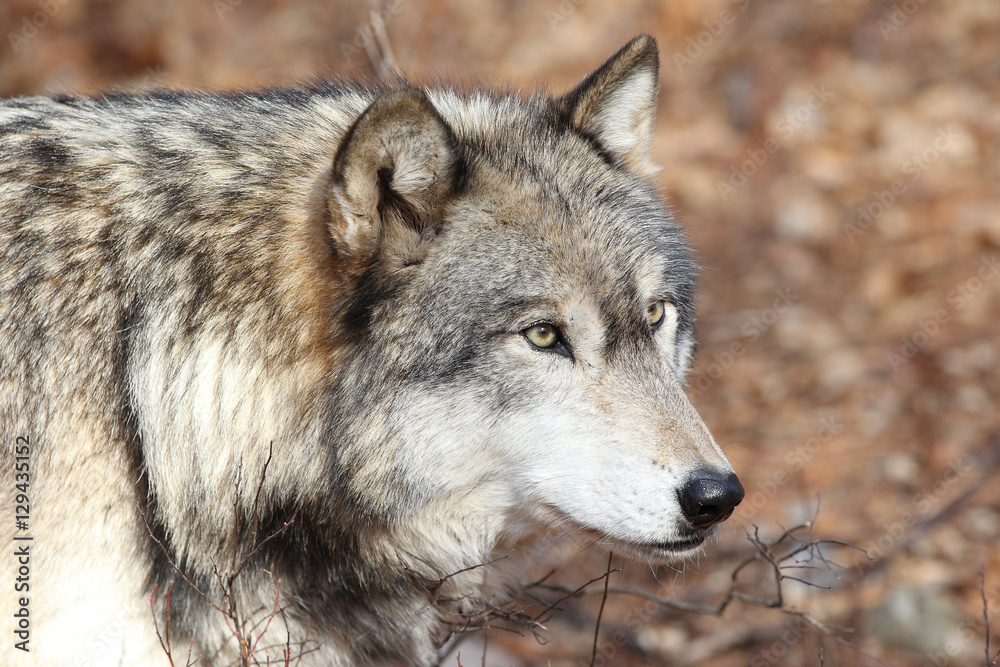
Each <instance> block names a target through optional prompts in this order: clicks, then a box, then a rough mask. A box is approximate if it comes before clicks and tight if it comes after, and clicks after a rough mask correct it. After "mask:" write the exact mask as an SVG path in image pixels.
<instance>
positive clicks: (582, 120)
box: [556, 35, 660, 178]
mask: <svg viewBox="0 0 1000 667" xmlns="http://www.w3.org/2000/svg"><path fill="white" fill-rule="evenodd" d="M659 65H660V56H659V49H657V46H656V40H655V39H653V38H652V37H650V36H649V35H639V36H638V37H636V38H635V39H633V40H632V41H630V42H629V43H628V44H626V45H625V46H623V47H622V48H621V49H620V50H619V51H618V53H616V54H614V55H613V56H611V57H610V58H608V60H607V62H605V63H604V64H603V65H601V66H600V67H598V68H597V69H596V70H595V71H594V72H592V73H591V74H590V75H589V76H587V78H585V79H584V80H583V81H581V82H580V83H579V85H577V87H576V88H574V89H573V90H572V91H570V92H569V93H567V94H566V95H564V96H563V97H561V98H559V99H558V100H556V104H557V107H558V108H559V109H560V111H561V112H562V113H564V114H565V115H566V116H567V117H568V118H569V121H570V123H571V124H572V125H573V127H574V128H575V129H576V130H577V131H579V132H581V133H583V134H585V135H587V136H589V137H591V138H592V139H594V141H596V142H597V143H598V144H599V145H600V146H601V147H602V148H603V149H604V150H605V151H607V152H608V154H610V156H611V157H612V158H613V159H615V160H617V161H618V162H621V163H622V164H624V165H626V166H628V167H629V168H631V169H632V170H634V171H635V172H636V173H638V174H640V175H641V176H645V177H647V178H650V177H652V176H654V175H655V174H656V172H657V171H659V167H657V166H656V165H655V164H654V163H653V161H652V159H651V157H650V149H651V148H652V143H653V120H654V116H655V114H656V93H657V90H658V89H659Z"/></svg>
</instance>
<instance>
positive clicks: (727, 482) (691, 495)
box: [677, 470, 743, 528]
mask: <svg viewBox="0 0 1000 667" xmlns="http://www.w3.org/2000/svg"><path fill="white" fill-rule="evenodd" d="M677 498H678V499H679V500H680V504H681V511H682V512H684V517H685V518H686V519H687V520H688V521H690V522H691V525H692V526H694V527H695V528H708V527H709V526H711V525H712V524H715V523H719V522H721V521H725V520H726V519H728V518H729V517H730V515H732V513H733V508H735V507H736V506H737V505H739V504H740V501H742V500H743V485H742V484H740V480H739V479H738V478H737V477H736V475H734V474H732V473H729V474H728V475H726V476H725V477H723V476H722V475H720V474H718V473H716V472H714V471H712V470H699V471H697V472H696V473H695V475H694V477H693V478H692V479H691V480H690V481H688V482H687V483H686V484H685V485H684V486H683V487H682V488H681V489H680V490H678V491H677Z"/></svg>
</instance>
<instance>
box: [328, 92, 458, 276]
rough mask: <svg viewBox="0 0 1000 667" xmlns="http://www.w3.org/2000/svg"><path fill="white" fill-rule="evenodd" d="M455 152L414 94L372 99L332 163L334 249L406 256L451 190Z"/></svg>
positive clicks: (434, 115)
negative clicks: (377, 251) (436, 208)
mask: <svg viewBox="0 0 1000 667" xmlns="http://www.w3.org/2000/svg"><path fill="white" fill-rule="evenodd" d="M456 146H457V143H456V140H455V137H454V134H453V133H452V131H451V129H450V128H449V127H448V126H447V124H446V123H445V122H444V119H442V118H441V116H440V114H438V112H437V110H436V109H435V108H434V105H433V104H431V101H430V100H429V99H427V96H426V95H425V94H424V93H423V92H422V91H421V90H418V89H417V88H411V87H404V88H400V89H397V90H393V91H390V92H388V93H385V94H383V95H381V96H380V97H378V98H377V99H376V100H375V101H374V102H372V103H371V105H370V106H369V107H368V109H367V110H365V111H364V113H362V114H361V116H360V117H359V118H358V119H357V120H356V121H355V122H354V125H353V126H352V127H351V128H350V129H349V130H348V131H347V134H346V135H345V136H344V139H343V141H342V142H341V145H340V148H339V149H338V150H337V155H336V157H335V158H334V160H333V172H332V183H331V192H330V195H331V197H330V208H331V209H337V210H336V211H334V210H331V214H332V217H333V219H332V220H330V227H331V235H332V236H333V240H334V243H335V245H336V246H337V247H338V248H339V249H341V250H343V251H346V252H348V253H351V254H357V255H358V256H362V255H364V256H370V255H371V254H372V253H374V252H375V251H376V250H381V251H382V252H384V253H389V254H393V255H395V256H397V257H403V258H405V255H407V254H408V253H412V251H413V250H414V249H415V248H416V246H418V245H419V242H420V239H421V237H422V236H423V235H424V233H425V232H427V231H430V230H429V228H430V227H432V226H433V224H434V220H433V217H434V216H433V212H434V209H435V207H436V206H437V205H438V204H440V203H441V202H442V201H443V200H444V199H445V197H446V196H447V195H448V193H449V192H450V191H451V189H452V184H453V176H454V172H455V163H456V159H457V148H456ZM336 213H339V214H340V215H339V216H337V215H336Z"/></svg>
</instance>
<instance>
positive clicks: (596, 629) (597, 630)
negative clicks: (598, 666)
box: [590, 551, 615, 667]
mask: <svg viewBox="0 0 1000 667" xmlns="http://www.w3.org/2000/svg"><path fill="white" fill-rule="evenodd" d="M614 556H615V553H614V552H613V551H609V552H608V569H607V572H605V577H604V595H602V596H601V608H600V609H598V610H597V623H595V624H594V650H593V651H592V652H591V654H590V667H594V663H595V662H597V638H598V637H600V635H601V616H602V615H603V614H604V603H605V602H607V601H608V583H609V582H610V581H611V559H612V558H614Z"/></svg>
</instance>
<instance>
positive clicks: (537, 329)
mask: <svg viewBox="0 0 1000 667" xmlns="http://www.w3.org/2000/svg"><path fill="white" fill-rule="evenodd" d="M523 333H524V337H525V338H527V339H528V342H529V343H531V344H532V345H534V346H535V347H540V348H542V349H543V350H544V349H546V348H550V347H553V346H555V344H556V343H558V342H559V331H558V330H557V329H556V328H555V327H554V326H552V325H551V324H545V323H542V324H536V325H534V326H532V327H528V328H527V329H525V330H524V332H523Z"/></svg>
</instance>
